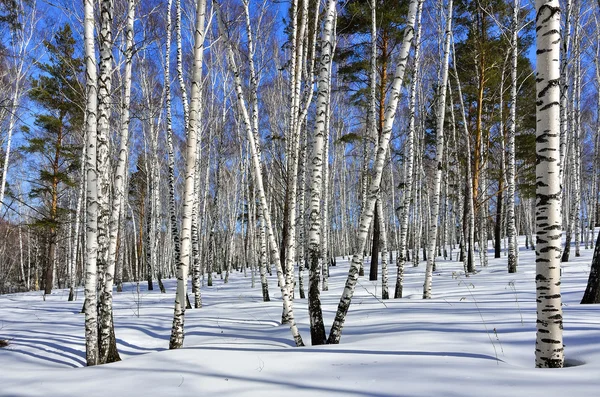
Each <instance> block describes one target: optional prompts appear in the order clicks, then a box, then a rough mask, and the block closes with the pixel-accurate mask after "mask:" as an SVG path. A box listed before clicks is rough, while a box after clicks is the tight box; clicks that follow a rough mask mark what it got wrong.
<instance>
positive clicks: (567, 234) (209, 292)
mask: <svg viewBox="0 0 600 397" xmlns="http://www.w3.org/2000/svg"><path fill="white" fill-rule="evenodd" d="M0 4H1V5H0V7H4V6H5V5H4V3H1V2H0ZM11 4H13V3H11ZM61 4H62V3H61ZM14 5H15V10H16V11H15V13H14V18H15V19H14V21H13V20H9V19H6V20H4V19H3V18H4V16H2V15H0V29H1V30H2V31H3V32H6V34H5V35H4V36H3V37H2V38H1V39H0V170H1V172H2V175H1V179H0V235H1V236H2V239H0V293H2V294H4V293H15V292H26V291H43V295H42V296H43V299H48V300H51V299H58V297H59V296H62V292H61V290H62V289H65V288H66V289H68V295H67V292H65V293H64V297H65V300H67V299H68V300H69V301H77V300H80V301H81V302H80V303H79V305H80V306H81V305H83V309H82V311H83V313H84V315H85V320H84V328H85V349H86V359H85V362H86V364H87V365H89V366H92V365H98V364H104V363H108V362H112V361H117V360H119V359H120V357H119V351H118V349H122V348H123V347H124V346H126V343H129V342H128V341H126V340H125V338H124V336H121V335H120V334H119V321H120V319H119V316H120V314H121V313H120V311H121V310H123V309H122V307H115V308H113V299H115V300H116V299H117V296H118V295H115V294H122V295H121V296H120V297H119V298H121V297H124V296H125V295H127V294H128V293H129V294H131V297H130V300H131V301H132V302H134V303H132V304H131V307H132V308H133V307H135V308H134V309H132V310H133V311H134V312H135V313H136V315H138V316H139V315H140V313H143V306H144V304H143V302H144V298H145V297H146V296H147V295H151V296H153V295H152V294H158V295H157V296H163V298H161V299H166V301H169V302H170V303H172V304H173V305H174V306H173V318H172V324H171V328H170V329H171V332H170V338H169V348H170V349H178V348H181V347H183V346H184V339H185V328H184V324H185V323H186V322H187V321H188V320H186V316H185V314H186V310H187V309H191V308H192V307H193V308H194V309H198V310H200V311H198V312H195V311H194V313H196V314H195V315H194V316H191V317H192V318H193V319H192V320H191V321H192V322H194V326H195V325H197V323H196V322H202V321H204V320H203V315H202V312H201V311H202V310H204V309H202V308H203V306H204V307H210V306H211V305H214V304H215V299H219V298H218V297H219V296H223V295H220V294H225V293H228V292H226V291H231V290H230V288H233V286H236V285H244V286H246V285H247V286H249V288H250V290H251V291H252V293H253V295H252V296H240V297H239V299H240V301H244V302H253V304H254V303H256V304H260V305H263V306H264V307H265V308H272V307H277V308H278V310H279V309H281V310H282V312H281V319H280V318H279V316H278V315H277V318H276V319H274V323H275V324H274V325H277V326H280V325H285V326H289V329H290V332H291V340H290V342H289V343H290V344H291V345H295V346H304V345H305V344H311V345H313V346H316V345H322V344H338V343H341V340H342V338H341V336H342V332H343V329H344V325H345V324H346V322H347V321H348V322H349V323H350V322H352V321H355V320H354V319H352V317H351V313H352V312H351V303H352V302H353V299H354V294H355V292H356V290H357V289H358V290H360V291H361V293H362V292H364V291H368V293H369V294H370V296H372V297H373V298H374V299H376V300H377V302H378V303H379V304H381V310H386V309H387V307H388V306H389V305H390V304H391V305H395V304H397V302H395V303H389V301H388V299H390V295H391V294H392V292H393V297H394V299H409V298H413V299H414V297H415V295H416V296H418V297H419V298H423V299H431V298H434V297H436V296H437V295H436V291H435V284H436V282H437V280H441V278H440V277H438V275H441V274H444V272H445V271H446V270H447V269H448V268H449V267H450V266H456V265H457V267H456V269H457V270H456V271H454V270H453V273H452V277H453V279H452V280H453V281H452V282H454V280H456V282H457V283H458V284H459V285H461V286H463V285H465V284H468V282H472V284H473V285H476V281H477V280H478V277H479V274H480V273H481V272H489V271H490V268H491V267H492V266H496V265H497V264H501V265H502V266H503V269H505V272H506V271H507V272H508V273H510V283H513V284H514V283H517V284H518V283H519V282H521V281H523V280H528V281H529V282H531V283H533V281H534V280H533V279H531V277H530V278H529V279H527V277H529V275H528V274H527V273H526V272H523V271H522V270H521V268H522V267H524V266H528V265H530V264H531V263H527V261H526V259H523V258H527V256H528V255H521V256H520V254H519V253H521V254H523V252H524V250H535V251H536V274H535V283H536V287H535V288H536V302H537V341H536V348H535V349H536V361H535V366H536V367H562V366H564V365H565V364H564V363H565V361H564V346H563V343H562V328H563V323H562V308H561V295H560V276H561V266H562V269H563V271H564V270H565V269H566V271H567V272H569V271H571V269H572V267H571V265H570V264H571V263H573V262H578V263H581V260H582V259H581V258H582V257H586V255H589V254H591V253H592V252H594V255H593V256H594V259H593V260H592V263H591V264H589V265H591V266H590V267H589V268H586V271H588V270H589V280H588V284H587V288H586V289H585V290H583V289H582V290H581V291H577V292H578V293H581V296H582V303H597V302H598V301H599V300H600V292H599V291H600V259H599V258H600V254H599V252H600V251H599V250H598V244H599V243H600V237H599V236H598V234H597V229H596V227H597V226H598V225H599V224H600V213H599V211H598V208H600V207H599V206H598V203H599V197H600V176H599V173H598V169H599V166H600V105H598V102H599V98H600V88H599V87H600V61H599V60H598V58H599V57H598V55H599V54H600V44H598V34H599V32H600V17H599V15H600V4H598V3H597V2H593V1H591V2H590V1H584V0H566V1H565V2H561V3H560V4H559V3H558V2H557V1H556V0H536V4H535V6H534V4H533V3H529V2H524V1H521V0H511V1H508V0H506V1H497V0H479V1H472V0H461V1H458V0H457V1H453V0H407V1H404V2H400V3H398V2H393V1H391V0H349V1H347V2H343V3H340V2H336V1H334V0H316V1H313V0H293V1H291V2H289V3H285V4H284V3H274V2H269V1H266V0H212V1H209V2H207V1H206V0H198V1H197V2H186V1H182V0H174V1H173V0H169V1H165V2H159V1H150V2H142V1H137V0H102V1H97V2H92V1H89V0H85V1H84V2H83V4H82V5H83V7H81V9H79V8H78V7H66V8H65V7H63V8H64V13H61V17H60V18H58V19H57V20H56V21H50V19H49V18H50V17H49V15H54V14H55V13H56V12H57V8H56V5H55V4H50V3H43V2H40V1H35V0H31V1H25V0H16V1H15V2H14ZM70 8H72V9H70ZM0 10H3V9H2V8H0ZM2 12H3V11H2ZM63 14H64V15H63ZM6 18H8V14H7V15H6ZM49 21H50V22H49ZM44 27H47V29H46V28H44ZM69 32H70V33H69ZM61 35H62V36H61ZM60 37H62V38H63V39H64V41H60V40H57V38H60ZM57 54H62V55H57ZM59 58H61V59H59ZM61 68H62V69H61ZM84 72H85V73H84ZM76 94H77V95H76ZM44 101H46V102H44ZM48 101H50V102H53V104H52V106H54V105H56V106H55V107H54V108H52V107H50V106H48V105H47V102H48ZM56 120H58V121H56ZM44 134H45V135H44ZM563 231H564V233H563ZM563 235H564V240H562V237H563ZM491 248H493V249H494V257H492V256H491V254H490V256H489V257H488V250H489V249H491ZM489 252H490V253H491V251H489ZM561 262H562V265H561ZM488 264H489V266H490V267H489V268H487V269H486V267H487V266H488ZM586 265H588V264H586ZM365 266H368V267H369V268H368V273H369V274H368V275H367V276H365V274H364V273H365V270H364V267H365ZM394 267H395V269H394ZM340 274H343V275H344V284H343V289H342V288H340V285H339V283H337V282H336V281H335V280H336V278H338V277H339V276H340ZM415 275H417V276H418V280H419V285H418V288H417V289H416V292H415V288H414V285H413V286H412V287H406V286H405V285H404V284H405V283H406V282H412V280H413V276H415ZM586 276H587V273H586ZM379 277H381V279H379ZM467 278H468V280H469V281H468V282H467V281H465V280H466V279H467ZM421 281H422V282H423V284H422V290H421ZM188 282H189V285H191V291H190V292H189V294H188ZM513 284H509V285H513ZM157 285H158V288H156V286H157ZM532 285H533V284H531V285H530V286H532ZM513 286H514V285H513ZM276 287H277V288H276ZM508 288H509V287H507V289H508ZM510 288H512V287H510ZM155 289H156V291H154V290H155ZM531 289H532V288H531ZM159 290H160V291H159ZM161 293H164V295H160V294H161ZM40 294H42V292H40ZM188 295H189V296H188ZM80 298H83V299H80ZM465 299H468V297H466V298H465ZM518 299H521V298H520V296H519V297H518ZM42 302H43V301H42ZM261 307H262V306H261ZM348 316H350V317H348ZM114 320H116V323H115V321H114ZM170 320H171V319H169V321H170ZM566 326H567V325H566V324H565V327H566ZM167 328H168V327H167ZM302 332H305V333H306V332H310V342H308V341H307V339H306V336H305V338H303V335H302ZM532 343H533V341H532ZM124 344H125V345H124ZM165 345H166V340H165ZM186 345H187V343H186Z"/></svg>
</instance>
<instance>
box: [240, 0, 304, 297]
mask: <svg viewBox="0 0 600 397" xmlns="http://www.w3.org/2000/svg"><path fill="white" fill-rule="evenodd" d="M242 3H243V5H244V15H245V17H246V34H247V37H248V65H249V68H250V106H251V109H252V113H251V121H252V133H253V134H254V139H255V141H256V142H259V140H258V139H259V133H258V121H259V120H258V116H259V114H258V74H257V72H256V67H255V65H254V55H255V47H254V35H253V33H252V24H251V23H250V8H249V3H250V1H249V0H242ZM257 151H258V153H259V156H260V147H257ZM261 205H262V204H260V203H259V204H258V206H257V212H258V214H257V215H258V223H259V224H260V229H259V237H260V255H259V260H260V265H259V268H260V283H261V288H262V296H263V301H264V302H269V301H270V298H269V284H268V282H267V275H266V267H267V239H266V238H265V228H264V225H263V224H264V219H263V210H262V209H261V207H260V206H261ZM300 208H301V209H302V208H303V206H301V207H300ZM303 294H304V292H301V295H303Z"/></svg>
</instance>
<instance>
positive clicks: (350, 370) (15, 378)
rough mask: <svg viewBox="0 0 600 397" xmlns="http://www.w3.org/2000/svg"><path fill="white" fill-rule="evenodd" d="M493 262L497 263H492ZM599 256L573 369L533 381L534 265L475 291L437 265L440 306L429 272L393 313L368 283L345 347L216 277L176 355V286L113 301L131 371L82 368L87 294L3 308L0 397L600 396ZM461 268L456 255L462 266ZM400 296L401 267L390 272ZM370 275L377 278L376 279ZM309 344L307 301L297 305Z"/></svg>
mask: <svg viewBox="0 0 600 397" xmlns="http://www.w3.org/2000/svg"><path fill="white" fill-rule="evenodd" d="M492 255H493V254H492ZM591 255H592V250H591V249H590V250H582V256H581V257H580V258H575V257H574V254H573V253H572V258H571V259H572V261H571V262H569V263H567V264H565V265H564V266H563V283H562V286H563V290H562V291H563V302H564V327H565V333H564V338H565V345H566V347H565V350H566V358H567V364H568V365H569V367H568V368H563V369H551V370H548V369H544V370H542V369H535V368H534V344H535V289H534V267H535V260H534V256H535V255H534V253H533V252H532V251H526V250H525V249H524V247H522V248H521V252H520V266H519V270H518V271H519V272H518V273H517V274H507V272H506V258H505V257H503V258H501V259H493V258H491V259H490V263H489V266H488V267H487V268H483V269H480V270H481V271H480V272H479V273H478V274H475V275H472V276H471V277H468V278H466V277H465V276H464V274H463V273H462V265H461V264H460V263H457V262H446V261H442V260H438V271H436V272H435V276H434V279H433V295H434V298H433V299H432V300H429V301H423V300H422V299H421V294H422V284H423V279H424V266H425V265H424V263H421V265H420V267H418V268H413V267H408V268H407V269H406V277H405V288H404V291H405V296H406V297H405V298H404V299H400V300H393V299H391V300H389V301H381V300H380V296H381V285H380V282H379V283H375V282H370V281H368V280H367V279H366V278H364V277H363V278H361V279H360V280H359V285H358V286H357V289H356V293H355V296H354V299H353V301H352V306H351V308H350V312H349V314H348V317H347V320H346V325H345V327H344V331H343V334H342V340H341V344H339V345H336V346H319V347H303V348H296V347H294V345H293V341H292V338H291V334H290V332H289V328H288V327H287V326H282V325H280V324H279V321H280V318H281V301H280V300H279V299H278V296H279V290H278V288H277V283H276V280H275V278H274V277H272V278H270V280H269V281H270V293H271V296H272V298H273V301H272V302H269V303H264V302H262V300H261V292H260V284H259V283H258V278H257V284H256V288H254V289H252V288H250V283H251V280H250V274H248V276H247V277H246V278H244V276H243V274H238V273H234V274H232V275H231V277H230V281H229V283H228V284H224V283H223V282H222V281H221V280H219V278H218V277H217V278H216V280H215V286H213V287H211V288H209V287H203V288H202V294H203V295H202V296H203V303H204V307H203V308H202V309H199V310H188V311H187V312H186V319H185V331H186V337H185V348H183V349H180V350H177V351H169V350H168V349H167V346H168V342H169V335H170V328H171V321H172V315H173V300H174V291H175V284H174V281H173V280H167V281H166V283H165V285H166V287H167V290H168V292H167V294H161V293H160V292H159V291H157V290H155V291H150V292H149V291H147V290H146V288H145V286H144V284H141V291H140V292H139V294H138V293H137V292H136V286H135V284H128V285H126V290H125V292H122V293H120V294H116V293H115V302H114V304H115V317H114V319H115V324H116V336H117V340H118V347H119V352H120V354H121V357H122V358H123V361H121V362H119V363H115V364H110V365H104V366H97V367H92V368H86V367H84V363H85V346H84V335H83V330H84V326H83V315H82V314H80V310H81V305H82V303H83V292H82V291H79V295H78V299H77V301H75V302H67V296H68V292H67V291H64V290H57V291H55V292H54V293H53V294H52V295H51V296H49V297H47V298H46V300H45V301H44V300H43V299H42V293H41V292H32V293H26V294H13V295H3V296H0V339H8V340H9V342H10V345H9V346H8V347H6V348H2V349H0V396H3V397H4V396H10V397H20V396H44V397H52V396H57V397H58V396H86V397H88V396H105V397H106V396H108V397H117V396H201V395H204V396H207V395H209V396H210V395H219V396H221V397H223V396H261V397H262V396H284V395H287V396H321V395H338V396H428V397H432V396H448V397H450V396H473V397H491V396H498V397H507V396H510V397H520V396H527V397H533V396H540V397H541V396H543V397H549V396H578V397H583V396H591V397H593V396H598V395H600V376H599V373H600V312H599V310H598V306H597V305H579V301H580V299H581V296H582V294H583V291H584V289H585V284H586V281H587V277H588V272H589V267H590V262H591ZM454 257H455V258H456V255H455V256H454ZM347 269H348V262H347V261H344V260H338V266H337V267H334V268H332V269H331V278H330V282H329V285H330V291H328V292H324V293H322V300H323V311H324V316H325V323H326V329H327V331H329V326H330V324H331V321H332V320H333V316H334V313H335V309H336V307H337V303H338V300H339V296H340V293H341V289H342V286H343V283H344V282H345V279H346V274H347ZM390 270H391V271H390V282H391V285H390V291H391V292H392V293H393V290H394V289H393V287H394V282H395V263H394V264H393V265H392V266H391V269H390ZM367 273H368V272H367ZM295 311H296V317H297V320H298V322H299V324H300V329H301V331H302V336H303V338H304V341H305V343H307V344H309V343H310V334H309V330H308V315H307V307H306V300H304V299H296V300H295Z"/></svg>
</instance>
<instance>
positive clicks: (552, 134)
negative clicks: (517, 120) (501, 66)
mask: <svg viewBox="0 0 600 397" xmlns="http://www.w3.org/2000/svg"><path fill="white" fill-rule="evenodd" d="M535 8H536V18H535V21H536V48H537V52H536V59H537V70H536V92H537V103H536V105H537V106H536V115H537V122H536V145H535V146H536V155H537V164H536V167H535V174H536V216H535V219H536V234H537V244H536V251H535V256H536V278H535V280H536V302H537V334H536V347H535V366H536V367H539V368H560V367H562V366H563V363H564V346H563V338H562V329H563V321H562V320H563V317H562V307H561V294H560V253H561V247H560V240H561V227H562V220H561V210H560V208H561V203H560V191H561V186H560V174H559V172H560V162H559V160H560V63H559V62H560V4H559V2H558V0H536V2H535Z"/></svg>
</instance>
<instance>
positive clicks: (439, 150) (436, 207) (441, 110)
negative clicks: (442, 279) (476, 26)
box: [423, 0, 452, 299]
mask: <svg viewBox="0 0 600 397" xmlns="http://www.w3.org/2000/svg"><path fill="white" fill-rule="evenodd" d="M451 36H452V0H449V1H448V12H447V15H446V38H445V42H444V55H443V60H442V62H443V63H442V81H441V84H440V90H441V92H440V95H439V98H438V109H437V112H436V113H437V120H436V128H437V131H436V149H435V163H436V164H437V167H436V172H435V180H434V185H433V205H432V210H431V218H430V219H431V221H430V225H429V237H428V240H429V241H428V245H429V246H428V248H427V267H426V268H425V284H424V285H423V299H431V284H432V278H433V263H434V261H435V248H436V241H437V240H436V239H437V228H438V216H439V211H440V185H441V181H442V168H443V167H442V161H443V156H444V117H445V115H446V91H447V89H446V87H447V86H448V69H449V66H450V62H449V60H450V38H451Z"/></svg>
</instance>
